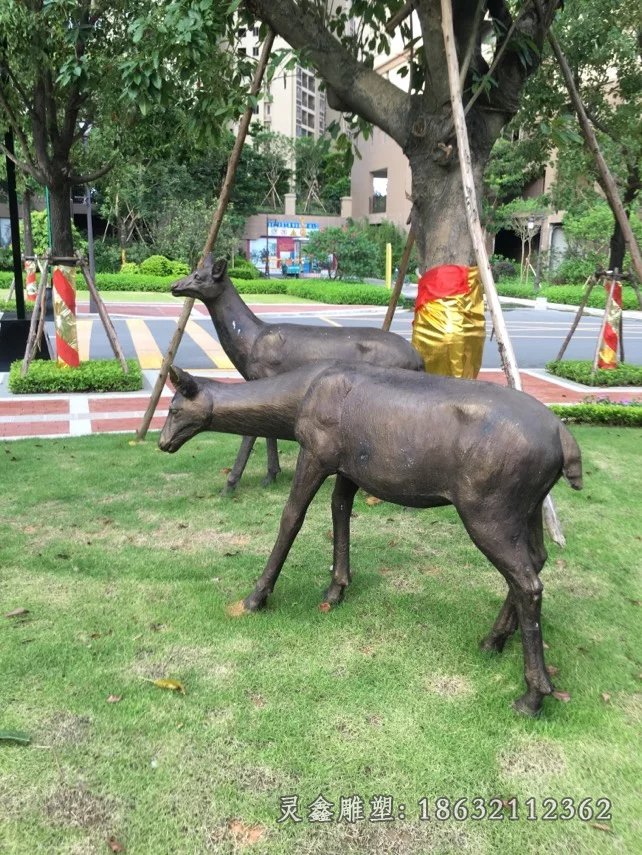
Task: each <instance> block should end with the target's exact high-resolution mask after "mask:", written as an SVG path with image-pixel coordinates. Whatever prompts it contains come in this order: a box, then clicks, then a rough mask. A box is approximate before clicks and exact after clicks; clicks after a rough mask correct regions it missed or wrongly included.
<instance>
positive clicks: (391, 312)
mask: <svg viewBox="0 0 642 855" xmlns="http://www.w3.org/2000/svg"><path fill="white" fill-rule="evenodd" d="M414 242H415V234H414V232H413V230H412V228H411V229H410V231H409V232H408V239H407V240H406V245H405V247H404V249H403V255H402V256H401V262H400V263H399V270H398V271H397V279H396V281H395V285H394V288H393V289H392V294H391V295H390V302H389V303H388V311H387V312H386V317H385V318H384V319H383V325H382V327H381V329H383V330H385V331H386V332H388V330H389V329H390V325H391V324H392V319H393V318H394V316H395V310H396V308H397V303H398V301H399V295H400V294H401V289H402V288H403V282H404V279H405V278H406V271H407V270H408V262H409V261H410V253H411V251H412V246H413V244H414Z"/></svg>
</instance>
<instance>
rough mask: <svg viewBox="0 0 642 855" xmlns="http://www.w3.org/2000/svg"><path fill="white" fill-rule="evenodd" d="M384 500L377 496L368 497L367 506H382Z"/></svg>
mask: <svg viewBox="0 0 642 855" xmlns="http://www.w3.org/2000/svg"><path fill="white" fill-rule="evenodd" d="M382 502H383V499H378V498H377V497H376V496H366V505H380V504H381V503H382Z"/></svg>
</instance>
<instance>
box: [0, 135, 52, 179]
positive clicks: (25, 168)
mask: <svg viewBox="0 0 642 855" xmlns="http://www.w3.org/2000/svg"><path fill="white" fill-rule="evenodd" d="M0 151H1V152H2V154H4V156H5V157H8V158H9V160H11V161H12V162H13V163H15V165H16V166H17V167H18V169H19V170H20V171H21V172H25V173H26V174H27V175H31V177H32V178H35V179H36V181H37V182H38V183H39V184H44V176H43V175H42V173H41V172H40V170H39V169H38V167H37V166H35V165H34V164H32V163H27V161H25V160H19V159H18V158H17V157H16V156H15V154H12V152H10V151H9V149H8V148H7V147H6V146H5V145H4V144H3V143H0Z"/></svg>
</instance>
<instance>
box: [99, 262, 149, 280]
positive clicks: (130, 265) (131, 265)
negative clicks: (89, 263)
mask: <svg viewBox="0 0 642 855" xmlns="http://www.w3.org/2000/svg"><path fill="white" fill-rule="evenodd" d="M101 272H102V271H101ZM117 272H118V273H125V274H126V275H127V276H136V275H138V274H139V273H140V267H139V266H138V265H137V264H136V262H135V261H126V262H125V263H124V264H121V266H120V270H119V271H117Z"/></svg>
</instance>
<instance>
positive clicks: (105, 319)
mask: <svg viewBox="0 0 642 855" xmlns="http://www.w3.org/2000/svg"><path fill="white" fill-rule="evenodd" d="M78 264H79V265H80V269H81V271H82V275H83V276H84V277H85V281H86V283H87V287H88V288H89V293H90V294H91V296H92V298H93V300H94V302H95V304H96V308H97V309H98V316H99V317H100V320H101V321H102V324H103V327H104V328H105V333H106V334H107V338H108V339H109V344H110V345H111V349H112V350H113V351H114V356H115V357H116V359H117V360H118V361H119V362H120V367H121V368H122V369H123V374H127V373H128V372H129V366H128V365H127V360H126V359H125V354H124V353H123V349H122V348H121V346H120V342H119V341H118V336H117V335H116V330H115V329H114V325H113V324H112V322H111V318H110V317H109V313H108V311H107V307H106V306H105V302H104V300H103V298H102V296H101V295H100V292H99V291H98V288H96V283H95V282H94V280H93V277H92V275H91V271H90V270H89V265H88V264H87V261H86V260H85V259H84V258H83V257H82V256H81V255H80V253H78Z"/></svg>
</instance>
